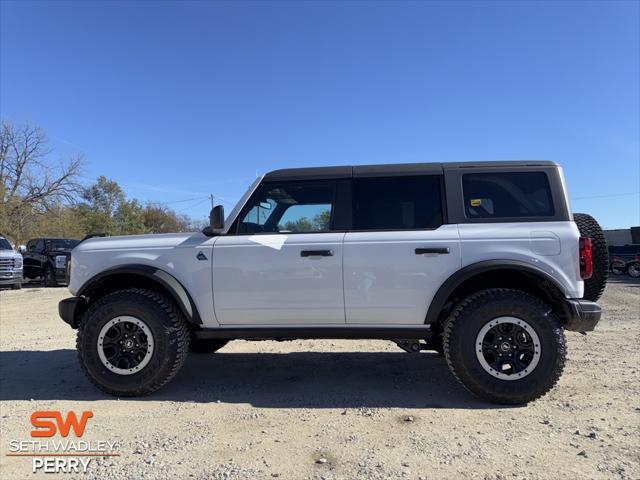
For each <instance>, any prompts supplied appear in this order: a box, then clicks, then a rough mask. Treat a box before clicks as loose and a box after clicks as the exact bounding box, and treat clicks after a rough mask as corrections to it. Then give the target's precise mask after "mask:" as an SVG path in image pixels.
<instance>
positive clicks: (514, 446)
mask: <svg viewBox="0 0 640 480" xmlns="http://www.w3.org/2000/svg"><path fill="white" fill-rule="evenodd" d="M67 295H68V293H67V291H66V289H64V288H56V289H46V290H45V289H41V288H26V289H23V290H22V291H2V292H0V368H1V372H0V406H1V416H2V429H1V431H2V438H1V441H0V455H1V459H0V462H1V464H0V467H1V472H0V476H1V477H2V478H3V479H9V478H25V477H28V476H31V475H32V474H31V460H30V459H29V458H20V457H7V456H6V453H7V452H8V446H9V442H10V440H14V439H15V440H31V437H30V431H31V425H30V422H29V418H30V415H31V413H32V412H34V411H35V410H61V411H63V412H66V411H67V410H75V411H78V412H80V411H82V410H91V411H93V413H94V417H93V418H92V419H90V420H89V422H88V424H87V431H86V434H85V436H84V437H83V439H87V440H110V441H117V442H118V443H119V447H118V451H119V452H120V454H121V456H119V457H111V458H106V459H103V458H94V459H93V460H92V461H91V463H90V465H89V469H88V477H89V478H101V479H104V478H158V479H164V478H172V477H173V478H195V479H198V478H213V479H232V478H247V479H258V478H274V477H278V478H283V479H306V478H313V479H316V478H317V479H321V478H324V479H334V478H335V479H338V478H340V479H342V478H344V479H353V478H367V479H378V478H407V479H419V478H427V479H436V478H480V479H512V478H518V479H520V478H522V479H536V478H569V479H574V478H596V479H611V478H623V479H627V478H628V479H638V478H640V463H639V458H640V382H639V380H640V375H639V367H638V364H639V360H640V353H639V352H640V318H639V317H640V282H635V283H634V282H632V280H630V279H629V278H628V277H627V278H625V279H624V280H623V281H622V282H616V283H611V284H610V285H609V286H608V287H607V291H606V293H605V296H604V298H603V299H602V302H601V303H602V305H603V307H604V309H605V314H604V319H603V321H602V322H601V324H600V326H599V328H598V330H597V331H596V332H594V333H590V334H589V335H588V336H582V335H580V334H577V333H568V334H567V336H568V343H569V359H568V363H567V368H566V369H565V373H564V375H563V377H562V379H561V381H560V383H559V385H558V386H557V387H556V388H555V389H554V390H553V391H552V392H551V393H550V394H548V395H547V396H546V397H544V398H542V399H541V400H538V401H536V402H535V403H532V404H530V405H528V406H524V407H517V408H504V407H496V406H494V405H490V404H487V403H484V402H482V401H479V400H477V399H475V398H474V397H472V396H471V395H470V394H468V393H467V392H466V391H465V390H464V389H463V388H462V387H460V386H459V385H458V384H457V383H456V382H455V380H454V379H453V377H452V376H451V374H450V373H449V371H448V370H447V368H446V364H445V361H444V360H443V359H442V358H441V357H439V356H438V355H436V354H432V353H421V354H408V353H404V352H402V351H401V350H399V349H398V347H397V346H395V345H394V344H392V343H389V342H382V341H296V342H284V343H277V342H254V343H249V342H244V341H238V342H233V343H231V344H229V345H227V346H226V347H225V348H224V349H222V350H221V351H220V352H219V353H216V354H213V355H192V356H191V357H190V359H189V360H188V361H187V364H186V365H185V368H184V369H183V370H182V372H181V373H180V374H179V375H178V377H177V378H176V379H175V380H174V381H173V382H172V383H171V384H169V385H168V386H167V387H165V388H164V389H163V390H161V391H160V392H157V393H156V394H154V395H152V396H151V397H147V398H144V399H136V400H124V399H122V400H118V399H114V398H110V397H108V396H106V395H104V394H102V393H100V392H99V391H97V390H96V389H95V388H94V387H93V386H92V385H91V384H90V383H89V382H88V380H87V379H86V378H85V377H84V376H83V375H82V373H81V371H80V368H79V366H78V363H77V360H76V353H75V348H74V342H75V332H74V331H73V330H71V329H70V328H69V327H68V326H66V325H65V324H64V323H62V321H61V320H59V318H58V316H57V302H58V301H59V300H60V299H61V298H63V297H65V296H67ZM60 475H62V474H60ZM50 476H51V475H48V477H50ZM62 476H63V477H64V478H72V477H73V475H62ZM82 478H87V477H85V476H82Z"/></svg>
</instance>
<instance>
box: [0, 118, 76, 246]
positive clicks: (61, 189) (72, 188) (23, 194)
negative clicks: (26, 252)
mask: <svg viewBox="0 0 640 480" xmlns="http://www.w3.org/2000/svg"><path fill="white" fill-rule="evenodd" d="M82 164H83V157H82V155H76V156H74V157H72V158H70V159H67V160H59V161H57V162H55V161H53V160H52V159H51V151H50V149H49V148H48V141H47V137H46V135H45V133H44V132H43V131H42V130H41V129H40V128H37V127H34V126H31V125H21V126H15V125H13V124H12V123H10V122H8V121H4V120H3V121H2V122H1V123H0V212H1V213H0V230H2V231H4V232H5V233H8V234H13V235H14V236H15V237H17V238H18V239H20V240H24V238H23V234H24V233H25V228H26V227H25V225H26V223H28V221H29V218H28V217H30V216H31V215H33V214H35V213H42V212H46V211H47V210H48V209H50V208H51V207H53V206H56V205H60V204H61V203H71V202H74V201H75V199H76V197H77V194H78V193H79V192H80V191H81V185H80V183H79V182H78V177H79V175H80V169H81V167H82Z"/></svg>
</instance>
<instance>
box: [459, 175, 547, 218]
mask: <svg viewBox="0 0 640 480" xmlns="http://www.w3.org/2000/svg"><path fill="white" fill-rule="evenodd" d="M462 190H463V195H464V213H465V216H466V217H467V218H519V217H520V218H524V217H553V216H554V214H555V209H554V206H553V197H552V195H551V188H550V186H549V179H548V178H547V175H546V174H545V173H544V172H502V173H466V174H464V175H462Z"/></svg>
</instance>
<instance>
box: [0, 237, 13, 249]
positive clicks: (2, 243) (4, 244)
mask: <svg viewBox="0 0 640 480" xmlns="http://www.w3.org/2000/svg"><path fill="white" fill-rule="evenodd" d="M0 250H13V248H11V244H10V243H9V240H7V239H6V238H3V237H0Z"/></svg>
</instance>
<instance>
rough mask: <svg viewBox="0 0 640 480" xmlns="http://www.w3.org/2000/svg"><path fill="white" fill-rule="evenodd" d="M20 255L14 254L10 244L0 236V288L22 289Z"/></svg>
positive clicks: (22, 279)
mask: <svg viewBox="0 0 640 480" xmlns="http://www.w3.org/2000/svg"><path fill="white" fill-rule="evenodd" d="M23 281H24V278H23V276H22V255H20V254H19V253H18V252H16V251H15V250H14V249H13V246H12V245H11V242H9V240H7V239H6V238H5V237H3V236H2V235H0V287H11V288H12V289H14V290H19V289H21V288H22V282H23Z"/></svg>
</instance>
